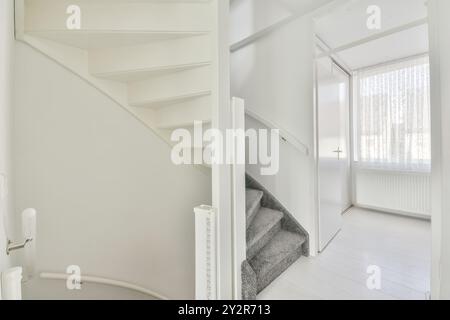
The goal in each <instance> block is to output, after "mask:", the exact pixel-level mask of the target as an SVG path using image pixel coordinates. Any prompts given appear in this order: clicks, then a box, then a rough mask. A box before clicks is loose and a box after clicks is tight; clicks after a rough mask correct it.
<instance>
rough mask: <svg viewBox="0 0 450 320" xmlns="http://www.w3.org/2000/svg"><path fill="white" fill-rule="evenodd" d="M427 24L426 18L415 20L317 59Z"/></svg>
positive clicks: (341, 47)
mask: <svg viewBox="0 0 450 320" xmlns="http://www.w3.org/2000/svg"><path fill="white" fill-rule="evenodd" d="M427 23H428V18H424V19H420V20H416V21H413V22H411V23H407V24H405V25H403V26H399V27H396V28H392V29H389V30H387V31H383V32H380V33H377V34H374V35H371V36H369V37H366V38H363V39H360V40H357V41H353V42H351V43H348V44H345V45H342V46H340V47H337V48H335V49H332V50H330V51H327V52H324V53H322V54H320V55H318V58H323V57H326V56H331V55H335V54H337V53H339V52H341V51H345V50H349V49H352V48H354V47H358V46H361V45H363V44H366V43H369V42H372V41H375V40H379V39H382V38H385V37H388V36H390V35H393V34H396V33H399V32H402V31H406V30H409V29H412V28H415V27H418V26H421V25H424V24H427Z"/></svg>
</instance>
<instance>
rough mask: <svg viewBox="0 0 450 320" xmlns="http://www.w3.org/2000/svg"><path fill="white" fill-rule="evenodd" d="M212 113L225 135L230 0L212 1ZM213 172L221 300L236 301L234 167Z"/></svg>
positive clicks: (228, 112)
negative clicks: (234, 294) (233, 205)
mask: <svg viewBox="0 0 450 320" xmlns="http://www.w3.org/2000/svg"><path fill="white" fill-rule="evenodd" d="M211 8H212V11H213V21H214V23H213V26H214V27H213V31H212V33H211V36H212V41H211V43H212V44H211V45H212V47H211V50H212V57H213V63H212V66H211V67H212V70H213V79H212V94H211V101H212V114H211V119H212V121H211V128H212V129H217V130H220V131H221V132H226V130H227V129H230V128H231V107H230V92H231V90H230V85H231V83H230V82H231V81H230V48H229V29H230V28H229V15H230V3H229V1H228V0H212V1H211ZM211 169H212V205H213V207H214V208H216V209H217V214H218V218H217V220H218V221H217V237H218V248H217V255H218V262H217V269H218V271H217V272H218V275H219V276H218V278H219V279H218V283H217V291H218V297H217V299H218V300H232V299H233V240H232V232H233V225H232V187H231V183H232V181H231V166H230V165H228V164H214V165H212V167H211Z"/></svg>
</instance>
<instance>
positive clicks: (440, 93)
mask: <svg viewBox="0 0 450 320" xmlns="http://www.w3.org/2000/svg"><path fill="white" fill-rule="evenodd" d="M428 8H429V17H430V18H429V21H430V50H431V51H430V62H431V90H432V101H431V105H432V131H433V132H432V137H433V142H434V143H433V155H432V158H433V169H432V225H433V231H432V232H433V268H432V269H433V270H432V271H433V274H432V296H433V298H434V299H437V298H441V299H450V231H449V230H450V167H449V164H450V126H449V125H448V123H449V119H450V91H449V90H448V88H449V86H450V38H449V36H448V35H449V34H450V20H449V19H448V13H449V12H450V2H449V1H447V0H432V1H430V2H429V4H428Z"/></svg>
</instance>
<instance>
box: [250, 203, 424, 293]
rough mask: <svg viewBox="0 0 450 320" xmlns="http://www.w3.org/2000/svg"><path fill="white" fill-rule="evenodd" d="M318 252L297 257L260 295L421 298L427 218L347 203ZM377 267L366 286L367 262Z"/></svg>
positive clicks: (368, 264)
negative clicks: (377, 281)
mask: <svg viewBox="0 0 450 320" xmlns="http://www.w3.org/2000/svg"><path fill="white" fill-rule="evenodd" d="M344 221H345V222H344V227H343V229H342V231H341V232H340V233H339V235H338V236H337V237H336V238H335V239H334V240H333V242H331V244H330V245H329V246H328V248H327V249H326V250H325V252H323V253H322V254H321V255H319V256H318V257H315V258H305V257H302V258H301V259H300V260H299V261H297V262H296V263H295V264H294V265H293V266H291V267H290V268H289V269H288V270H287V271H286V272H285V273H284V274H283V275H281V276H280V277H279V278H278V279H277V280H275V281H274V282H273V283H272V284H271V285H270V286H269V287H268V288H266V289H265V290H264V291H263V292H262V293H261V294H260V295H259V296H258V299H260V300H312V299H318V300H324V299H326V300H373V299H375V300H380V299H382V300H386V299H388V300H395V299H401V300H411V299H412V300H424V299H425V298H426V293H427V292H428V291H430V273H431V223H430V222H426V221H422V220H417V219H412V218H405V217H400V216H395V215H389V214H384V213H378V212H374V211H368V210H363V209H357V208H353V209H351V210H350V211H349V212H348V213H347V214H346V215H345V216H344ZM371 265H377V266H379V267H380V268H381V272H382V274H381V276H382V277H381V279H382V282H381V290H375V291H371V290H369V289H368V288H367V285H366V281H367V279H368V277H369V275H368V274H367V268H368V267H369V266H371Z"/></svg>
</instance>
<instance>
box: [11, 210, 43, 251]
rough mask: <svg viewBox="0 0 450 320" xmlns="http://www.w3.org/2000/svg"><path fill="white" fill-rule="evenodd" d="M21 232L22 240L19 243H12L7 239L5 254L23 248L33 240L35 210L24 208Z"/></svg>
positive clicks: (34, 233) (34, 235) (34, 234)
mask: <svg viewBox="0 0 450 320" xmlns="http://www.w3.org/2000/svg"><path fill="white" fill-rule="evenodd" d="M22 233H23V237H24V239H25V240H24V241H23V242H22V243H19V244H14V243H13V242H12V241H11V240H9V239H8V242H7V246H6V254H7V255H9V254H10V253H11V252H12V251H16V250H19V249H23V248H25V247H26V246H27V245H28V244H29V243H31V242H33V241H34V240H35V237H36V210H35V209H26V210H25V211H23V213H22Z"/></svg>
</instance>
